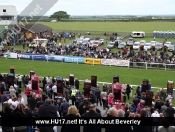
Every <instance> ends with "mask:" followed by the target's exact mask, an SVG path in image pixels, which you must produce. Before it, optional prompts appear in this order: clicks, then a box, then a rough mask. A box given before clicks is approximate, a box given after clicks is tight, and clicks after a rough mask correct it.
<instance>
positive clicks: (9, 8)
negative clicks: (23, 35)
mask: <svg viewBox="0 0 175 132" xmlns="http://www.w3.org/2000/svg"><path fill="white" fill-rule="evenodd" d="M16 24H17V10H16V6H13V5H0V25H16Z"/></svg>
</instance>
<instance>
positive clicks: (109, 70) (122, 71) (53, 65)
mask: <svg viewBox="0 0 175 132" xmlns="http://www.w3.org/2000/svg"><path fill="white" fill-rule="evenodd" d="M0 62H1V65H0V72H1V73H9V69H10V66H14V67H15V73H17V74H22V75H24V74H29V72H30V70H34V71H35V72H36V74H37V75H39V76H42V77H44V76H54V77H58V76H60V77H63V78H65V77H69V74H74V75H75V77H76V78H78V79H79V80H85V79H89V80H90V78H91V76H92V75H96V76H98V81H99V82H112V78H113V76H114V75H119V76H120V83H129V84H134V85H140V84H141V83H142V80H143V79H144V78H147V79H149V80H150V83H151V84H152V86H153V87H166V85H167V81H168V80H172V81H175V78H174V77H175V76H174V74H175V71H165V70H157V69H148V70H146V69H139V68H128V67H114V66H111V67H110V66H102V65H94V66H93V65H86V64H75V63H62V62H47V61H31V60H17V59H5V58H1V59H0Z"/></svg>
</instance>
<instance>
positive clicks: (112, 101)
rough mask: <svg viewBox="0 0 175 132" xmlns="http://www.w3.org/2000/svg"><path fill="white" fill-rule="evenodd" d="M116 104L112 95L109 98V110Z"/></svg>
mask: <svg viewBox="0 0 175 132" xmlns="http://www.w3.org/2000/svg"><path fill="white" fill-rule="evenodd" d="M113 103H114V95H113V94H112V93H110V94H109V96H108V108H109V109H110V108H111V107H112V105H113Z"/></svg>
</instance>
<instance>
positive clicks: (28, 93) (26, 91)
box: [25, 88, 31, 98]
mask: <svg viewBox="0 0 175 132" xmlns="http://www.w3.org/2000/svg"><path fill="white" fill-rule="evenodd" d="M30 91H31V89H30V88H26V90H25V94H26V96H27V98H28V97H29V95H30Z"/></svg>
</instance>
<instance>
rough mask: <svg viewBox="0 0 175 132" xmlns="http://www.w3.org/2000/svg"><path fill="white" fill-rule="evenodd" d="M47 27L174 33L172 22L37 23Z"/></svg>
mask: <svg viewBox="0 0 175 132" xmlns="http://www.w3.org/2000/svg"><path fill="white" fill-rule="evenodd" d="M39 23H41V24H44V25H46V26H49V27H50V28H52V29H53V30H58V31H61V30H67V31H72V30H77V31H79V30H81V31H108V32H132V31H144V32H146V33H152V32H153V31H168V30H172V31H175V23H174V22H57V23H51V22H39Z"/></svg>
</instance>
